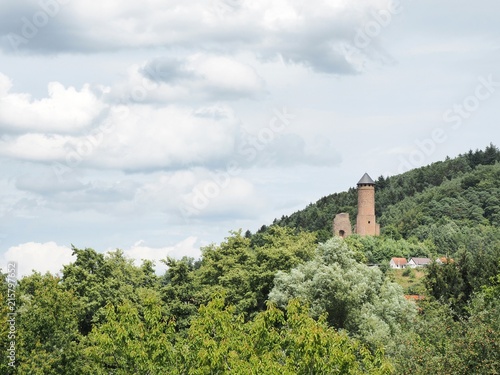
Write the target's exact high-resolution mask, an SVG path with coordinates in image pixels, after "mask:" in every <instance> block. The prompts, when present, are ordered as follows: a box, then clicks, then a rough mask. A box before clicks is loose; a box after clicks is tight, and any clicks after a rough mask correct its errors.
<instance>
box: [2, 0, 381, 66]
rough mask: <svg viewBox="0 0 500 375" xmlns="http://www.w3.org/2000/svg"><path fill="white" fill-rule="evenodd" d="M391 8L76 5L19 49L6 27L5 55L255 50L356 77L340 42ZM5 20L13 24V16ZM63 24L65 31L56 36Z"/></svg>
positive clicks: (215, 2)
mask: <svg viewBox="0 0 500 375" xmlns="http://www.w3.org/2000/svg"><path fill="white" fill-rule="evenodd" d="M389 4H390V0H371V1H369V0H358V1H356V3H355V4H353V3H352V2H348V1H345V0H329V1H327V0H312V1H309V2H308V3H307V4H306V3H304V2H302V1H298V0H264V1H259V2H252V1H248V0H241V1H235V0H211V1H208V2H207V1H205V0H203V1H202V0H194V1H189V2H186V1H181V0H170V1H158V0H147V1H143V2H129V3H124V2H123V1H118V0H102V1H100V2H99V3H96V4H90V3H89V2H84V1H79V0H74V1H71V2H69V3H68V4H67V5H64V6H61V12H60V13H58V14H56V15H55V16H54V17H52V18H50V19H49V22H48V25H47V26H45V27H43V28H40V30H37V33H36V34H35V35H34V37H32V38H29V40H28V41H27V43H17V44H18V45H17V46H13V45H12V35H13V34H17V35H19V36H21V35H22V29H21V27H19V29H17V28H14V30H13V28H12V27H8V26H5V27H3V28H0V36H2V37H3V38H2V39H3V43H2V44H1V45H2V46H3V49H4V50H5V51H12V50H15V49H16V47H17V48H19V49H21V50H22V49H27V50H31V51H37V52H42V53H47V52H48V53H53V52H57V51H85V52H88V51H100V50H103V49H125V48H126V49H138V48H150V47H165V46H168V47H169V48H172V47H179V48H182V49H187V50H190V49H191V50H193V49H203V50H209V51H215V52H223V53H234V52H238V51H241V50H250V51H252V52H253V53H254V54H255V55H256V56H259V57H263V58H265V59H276V58H277V57H278V56H279V55H281V56H283V58H284V60H285V61H290V62H293V63H303V64H305V65H307V66H311V67H313V68H314V69H316V70H319V71H325V72H329V73H341V74H342V73H352V72H353V68H352V67H351V66H350V65H349V63H348V62H347V61H346V59H345V54H344V53H343V52H342V51H341V50H340V48H339V46H340V44H342V43H345V42H350V41H352V39H353V36H354V34H355V32H356V29H357V28H359V27H361V26H362V25H363V24H364V22H365V21H366V18H367V16H368V15H369V13H370V11H371V10H373V9H387V8H388V6H389ZM12 7H13V8H15V7H14V6H12ZM18 7H19V8H15V9H11V10H10V12H5V13H6V14H18V13H20V14H23V15H24V17H26V18H27V19H30V18H31V17H32V16H33V14H36V12H38V11H40V8H39V7H37V6H36V5H35V4H33V6H32V7H26V6H23V7H21V5H18ZM14 11H16V12H14ZM20 17H21V16H20ZM0 21H2V22H0V23H7V22H9V24H11V22H10V21H11V20H10V19H8V18H7V17H4V19H1V18H0ZM88 25H92V27H88ZM62 26H64V29H65V30H66V32H65V33H50V32H49V31H51V30H52V29H57V28H58V27H62ZM49 36H50V37H49ZM70 38H71V39H70ZM14 44H16V43H14Z"/></svg>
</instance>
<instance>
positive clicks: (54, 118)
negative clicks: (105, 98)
mask: <svg viewBox="0 0 500 375" xmlns="http://www.w3.org/2000/svg"><path fill="white" fill-rule="evenodd" d="M11 85H12V83H11V82H10V81H9V79H8V77H6V76H5V75H3V74H1V73H0V129H3V130H4V131H11V132H22V131H32V132H62V133H74V132H77V131H81V130H82V129H84V128H86V127H88V126H89V125H91V124H92V121H93V120H94V119H95V118H96V117H97V116H98V115H99V113H100V112H101V111H102V110H103V108H104V104H103V103H102V102H101V101H100V100H99V99H98V98H97V97H96V96H95V94H94V93H93V92H92V91H91V90H90V86H89V85H85V86H83V88H82V89H81V90H80V91H78V90H76V89H75V88H74V87H68V88H65V87H64V86H63V85H62V84H61V83H59V82H50V83H49V85H48V97H46V98H43V99H40V100H34V99H32V98H31V96H30V95H29V94H23V93H21V94H19V93H10V92H9V90H10V88H11Z"/></svg>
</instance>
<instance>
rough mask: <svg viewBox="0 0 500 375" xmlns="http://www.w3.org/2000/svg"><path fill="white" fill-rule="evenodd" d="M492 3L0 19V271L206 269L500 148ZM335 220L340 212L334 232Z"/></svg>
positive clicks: (164, 4) (336, 4) (94, 6)
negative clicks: (231, 250)
mask: <svg viewBox="0 0 500 375" xmlns="http://www.w3.org/2000/svg"><path fill="white" fill-rule="evenodd" d="M498 14H500V3H499V2H498V1H494V0H478V1H475V2H471V1H463V0H453V1H451V0H441V1H439V2H436V1H430V0H370V1H365V0H357V1H353V0H351V1H348V0H309V1H307V2H306V1H297V0H261V1H247V0H204V1H199V0H192V1H181V0H144V1H140V2H138V1H135V2H129V1H118V0H101V1H99V2H89V1H83V0H37V1H35V0H21V1H19V0H5V1H2V2H1V3H0V172H1V174H0V187H1V196H0V197H1V198H0V268H2V269H3V270H5V269H6V265H7V263H8V262H12V261H15V262H17V264H18V272H19V276H23V275H27V274H30V273H31V272H32V270H36V271H39V272H42V273H43V272H46V271H50V272H52V273H58V272H60V270H61V267H62V265H63V264H68V263H69V262H71V261H73V260H74V258H73V256H72V251H71V246H72V245H74V246H75V247H77V248H82V249H83V248H93V249H95V250H97V251H99V252H103V253H105V252H108V251H113V250H115V249H121V250H123V251H124V253H125V254H126V255H127V256H128V257H130V258H132V259H134V260H135V261H136V262H137V264H140V260H141V259H151V260H154V261H155V262H156V264H157V267H158V268H157V270H158V272H160V273H161V272H163V270H164V265H163V263H161V262H160V260H161V259H165V258H166V257H167V256H169V257H174V258H180V257H182V256H190V257H194V258H198V257H199V256H200V254H201V253H200V248H202V247H203V246H206V245H208V244H211V243H220V242H222V241H223V240H224V238H225V237H227V236H229V235H230V231H234V230H238V229H239V228H242V229H243V231H245V230H247V229H249V230H251V231H252V232H255V231H256V230H257V229H258V228H260V227H261V226H262V225H263V224H270V223H272V221H273V219H274V218H279V217H281V216H282V215H289V214H291V213H293V212H295V211H297V210H299V209H302V208H304V207H305V206H307V205H308V204H309V203H311V202H315V201H317V200H318V199H320V198H321V197H323V196H326V195H329V194H332V193H335V192H341V191H345V190H347V189H349V188H350V187H355V185H356V183H357V181H358V180H359V178H360V177H361V176H362V175H363V174H364V173H365V172H367V173H368V174H369V175H370V176H371V177H372V178H374V179H376V178H378V177H379V176H381V175H382V176H386V177H387V176H391V175H396V174H399V173H402V172H404V171H407V170H409V169H412V168H416V167H419V166H422V165H427V164H430V163H432V162H435V161H438V160H443V159H444V158H445V157H446V156H450V157H454V156H457V155H458V154H460V153H464V152H467V151H468V150H470V149H473V150H475V149H484V148H485V147H486V146H487V145H489V144H490V142H492V143H493V144H495V145H497V146H498V145H499V144H500V142H499V140H500V128H499V126H498V124H497V119H498V118H499V117H500V116H499V115H500V24H499V23H498V20H497V18H498ZM334 215H335V213H334V212H332V219H333V216H334Z"/></svg>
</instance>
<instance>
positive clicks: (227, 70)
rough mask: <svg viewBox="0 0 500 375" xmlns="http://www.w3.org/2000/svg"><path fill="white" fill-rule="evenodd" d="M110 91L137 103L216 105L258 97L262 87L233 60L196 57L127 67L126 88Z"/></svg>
mask: <svg viewBox="0 0 500 375" xmlns="http://www.w3.org/2000/svg"><path fill="white" fill-rule="evenodd" d="M114 91H116V92H115V93H113V95H117V94H118V95H120V96H121V97H127V96H128V97H131V99H132V100H137V99H140V100H141V101H156V102H166V101H172V100H174V101H179V100H181V101H191V102H193V101H194V100H214V99H215V100H217V101H220V100H235V99H241V98H256V97H259V96H261V95H262V93H263V92H264V91H265V84H264V80H263V79H262V78H261V77H260V76H259V75H258V74H257V72H256V71H255V70H254V68H252V67H251V66H250V65H248V64H245V63H242V62H240V61H238V60H237V59H235V58H232V57H229V56H217V55H213V54H208V53H196V54H191V55H188V56H186V57H184V58H182V59H181V58H171V57H169V58H166V57H163V58H158V59H155V60H152V61H148V62H146V63H144V64H142V66H140V67H137V66H135V67H131V69H130V70H129V77H128V82H127V84H125V85H124V83H121V84H119V85H118V87H116V89H115V90H114ZM134 94H135V95H134ZM134 96H135V97H134ZM139 96H143V98H142V97H139Z"/></svg>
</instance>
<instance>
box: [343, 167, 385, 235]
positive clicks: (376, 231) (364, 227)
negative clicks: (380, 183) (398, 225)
mask: <svg viewBox="0 0 500 375" xmlns="http://www.w3.org/2000/svg"><path fill="white" fill-rule="evenodd" d="M353 232H354V233H356V234H359V235H361V236H378V235H380V224H377V222H376V218H375V182H374V181H373V180H372V178H371V177H370V176H369V175H368V173H365V174H364V175H363V177H361V180H359V182H358V215H357V218H356V227H355V228H354V231H353V230H352V228H351V221H350V219H349V214H348V213H346V212H342V213H339V214H337V215H335V218H334V219H333V234H334V235H335V236H340V237H347V236H349V235H351V234H352V233H353Z"/></svg>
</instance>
